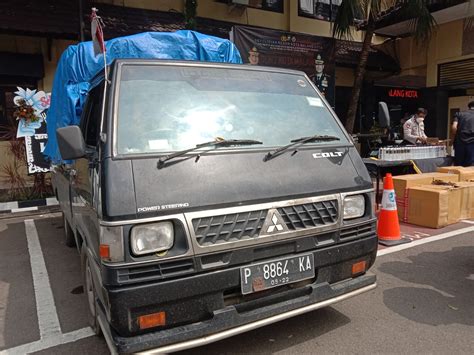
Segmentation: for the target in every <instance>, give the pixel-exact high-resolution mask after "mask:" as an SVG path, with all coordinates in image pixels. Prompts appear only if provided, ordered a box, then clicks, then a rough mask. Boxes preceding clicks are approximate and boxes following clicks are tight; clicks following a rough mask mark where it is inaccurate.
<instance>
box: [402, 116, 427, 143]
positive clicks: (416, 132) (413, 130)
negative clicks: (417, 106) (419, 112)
mask: <svg viewBox="0 0 474 355" xmlns="http://www.w3.org/2000/svg"><path fill="white" fill-rule="evenodd" d="M418 138H427V136H426V134H425V124H424V123H423V122H420V123H418V122H416V116H415V115H414V116H412V117H411V118H410V119H409V120H407V121H406V122H405V123H404V124H403V139H404V140H406V141H408V142H410V143H412V144H416V143H417V140H418Z"/></svg>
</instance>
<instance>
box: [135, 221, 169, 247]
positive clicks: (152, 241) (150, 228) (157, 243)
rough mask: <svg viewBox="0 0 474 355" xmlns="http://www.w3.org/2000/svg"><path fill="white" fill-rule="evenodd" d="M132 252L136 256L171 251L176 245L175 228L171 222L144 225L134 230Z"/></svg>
mask: <svg viewBox="0 0 474 355" xmlns="http://www.w3.org/2000/svg"><path fill="white" fill-rule="evenodd" d="M130 243H131V244H132V251H133V254H135V255H143V254H150V253H157V252H160V251H165V250H169V249H171V248H172V247H173V244H174V228H173V223H171V222H159V223H153V224H144V225H139V226H135V227H133V228H132V233H131V241H130Z"/></svg>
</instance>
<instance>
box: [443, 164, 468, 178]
mask: <svg viewBox="0 0 474 355" xmlns="http://www.w3.org/2000/svg"><path fill="white" fill-rule="evenodd" d="M438 172H440V173H446V174H456V175H458V176H459V181H470V180H474V167H463V166H443V167H440V168H438Z"/></svg>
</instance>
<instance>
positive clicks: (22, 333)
mask: <svg viewBox="0 0 474 355" xmlns="http://www.w3.org/2000/svg"><path fill="white" fill-rule="evenodd" d="M27 218H29V219H31V218H32V217H27ZM402 231H403V233H404V234H405V235H408V236H410V237H411V238H413V239H415V240H414V241H413V242H412V243H410V244H405V245H402V246H400V247H390V248H385V249H380V250H379V257H378V260H377V262H376V265H375V267H374V268H373V269H372V271H373V272H375V273H376V274H377V277H378V287H377V289H375V290H374V291H372V292H369V293H366V294H363V295H360V296H358V297H356V298H354V299H351V300H348V301H345V302H342V303H339V304H337V305H335V306H333V307H327V308H325V309H321V310H318V311H315V312H312V313H308V314H305V315H302V316H299V317H296V318H293V319H290V320H287V321H285V322H281V323H277V324H273V325H270V326H267V327H264V328H261V329H258V330H256V331H253V332H250V333H246V334H242V335H239V336H237V337H234V338H231V339H227V340H224V341H221V342H218V343H215V344H212V345H209V346H206V347H201V348H198V349H194V350H191V351H187V352H183V354H185V353H186V354H198V353H209V354H221V353H288V354H289V353H317V352H319V353H369V352H372V353H417V352H418V353H437V354H446V353H456V354H460V353H466V354H467V353H472V349H474V337H473V334H474V303H473V301H472V299H473V295H474V236H473V232H474V225H473V224H472V223H470V222H465V223H459V224H457V225H454V226H450V227H448V228H446V229H444V230H430V229H423V228H419V227H412V226H405V225H402ZM63 233H64V230H63V227H62V222H61V218H60V217H59V215H58V214H50V215H43V216H35V217H34V220H26V221H25V217H18V218H6V219H5V218H4V219H0V354H2V355H3V354H4V353H5V354H10V353H11V354H15V353H18V354H23V353H26V352H32V353H37V354H64V353H69V354H84V353H90V354H107V353H108V350H107V346H106V344H105V341H104V340H103V339H102V338H98V337H95V336H91V332H90V329H89V328H88V327H87V321H86V318H85V314H86V302H85V297H84V295H83V290H82V286H81V276H80V265H79V258H78V256H77V255H76V252H75V250H74V249H70V248H67V247H66V246H65V245H64V242H63V239H64V236H63ZM435 234H436V235H437V236H434V235H435ZM2 350H3V351H2Z"/></svg>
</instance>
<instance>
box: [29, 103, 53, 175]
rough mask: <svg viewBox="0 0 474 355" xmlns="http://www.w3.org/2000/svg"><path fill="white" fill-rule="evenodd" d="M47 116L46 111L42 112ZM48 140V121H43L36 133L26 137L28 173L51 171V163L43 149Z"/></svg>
mask: <svg viewBox="0 0 474 355" xmlns="http://www.w3.org/2000/svg"><path fill="white" fill-rule="evenodd" d="M41 115H42V116H43V118H45V117H46V112H43V113H42V114H41ZM47 141H48V134H47V132H46V122H45V121H43V122H42V123H41V127H40V128H38V129H36V130H35V134H34V135H32V136H26V137H25V148H26V163H27V166H28V175H31V174H36V173H47V172H49V171H50V164H49V162H47V161H46V159H45V157H44V155H43V150H44V147H45V145H46V142H47Z"/></svg>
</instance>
